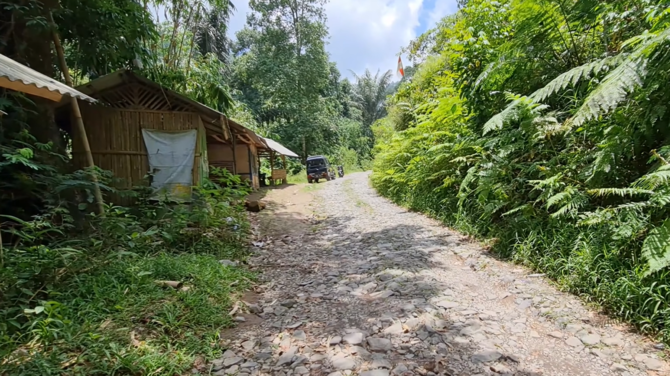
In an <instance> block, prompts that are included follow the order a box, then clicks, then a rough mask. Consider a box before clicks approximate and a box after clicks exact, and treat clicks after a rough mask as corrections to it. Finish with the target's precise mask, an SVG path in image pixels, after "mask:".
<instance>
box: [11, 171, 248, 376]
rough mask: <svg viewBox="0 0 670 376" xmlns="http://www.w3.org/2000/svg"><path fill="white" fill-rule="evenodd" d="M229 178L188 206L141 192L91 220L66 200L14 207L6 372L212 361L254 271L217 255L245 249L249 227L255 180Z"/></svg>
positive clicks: (125, 369) (162, 371)
mask: <svg viewBox="0 0 670 376" xmlns="http://www.w3.org/2000/svg"><path fill="white" fill-rule="evenodd" d="M223 178H224V179H227V181H226V183H227V184H226V188H222V187H221V186H219V185H217V184H214V183H211V182H210V183H208V184H205V185H204V186H203V187H200V188H197V200H194V202H192V203H191V204H190V205H189V206H186V205H174V204H172V203H156V202H154V201H147V200H145V198H140V199H139V200H138V204H137V206H134V207H132V208H125V207H117V206H109V207H107V210H106V212H105V215H104V216H95V215H87V216H86V217H85V222H83V223H84V224H85V225H86V227H85V229H77V228H76V227H75V226H74V225H72V223H74V220H73V218H72V217H71V216H70V214H69V211H67V210H64V209H62V208H61V207H59V206H58V207H55V209H54V211H53V212H45V213H44V214H43V215H40V216H35V217H34V218H33V219H32V220H30V221H24V220H20V219H18V218H13V220H14V221H15V223H16V224H15V227H14V229H13V230H12V231H6V233H5V234H3V236H7V235H9V236H11V237H12V239H13V241H12V244H13V248H12V249H11V250H10V251H9V252H6V250H5V252H4V254H3V256H4V257H3V258H0V263H1V265H0V266H1V267H0V291H1V292H2V293H1V294H0V375H26V376H27V375H110V374H114V375H165V376H173V375H184V374H187V373H190V371H191V369H193V368H196V369H197V370H199V371H201V372H203V373H205V372H206V371H207V370H206V369H205V364H206V361H207V360H211V359H214V358H216V357H219V356H220V355H221V353H222V351H223V350H224V349H223V348H222V346H221V343H219V332H220V331H221V330H222V329H224V328H228V327H231V326H232V325H233V323H234V322H233V320H232V318H231V317H230V312H231V308H232V307H233V305H234V303H235V301H236V299H237V297H238V295H240V294H241V293H242V292H243V291H244V290H246V289H247V288H248V287H249V286H250V284H251V283H252V280H253V275H251V274H250V273H248V272H246V271H244V269H243V268H241V267H237V266H230V265H228V264H229V262H227V263H221V262H220V260H222V259H226V260H229V261H232V260H240V261H241V260H243V259H244V258H245V257H246V255H247V253H248V248H247V245H246V243H247V240H246V238H247V234H248V227H249V224H248V221H247V217H246V213H245V211H244V208H243V207H242V206H241V202H243V200H242V198H243V197H244V196H245V195H246V194H247V193H248V191H247V190H246V189H244V188H232V187H235V186H241V187H244V186H243V185H240V184H241V182H240V181H239V178H238V177H232V176H230V175H229V174H228V175H226V173H224V176H223ZM5 239H7V238H6V237H5ZM164 281H173V282H177V283H178V284H179V286H174V287H170V286H168V285H166V284H165V283H164Z"/></svg>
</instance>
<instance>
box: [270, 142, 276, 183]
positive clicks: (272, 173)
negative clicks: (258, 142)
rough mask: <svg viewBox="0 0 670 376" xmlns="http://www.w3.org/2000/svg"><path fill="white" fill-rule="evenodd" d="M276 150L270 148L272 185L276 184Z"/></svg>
mask: <svg viewBox="0 0 670 376" xmlns="http://www.w3.org/2000/svg"><path fill="white" fill-rule="evenodd" d="M274 174H275V152H274V151H272V150H270V185H275V177H274Z"/></svg>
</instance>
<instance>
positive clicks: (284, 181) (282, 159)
mask: <svg viewBox="0 0 670 376" xmlns="http://www.w3.org/2000/svg"><path fill="white" fill-rule="evenodd" d="M281 162H282V165H283V167H284V171H285V172H286V178H284V179H282V184H288V168H286V156H285V155H282V156H281Z"/></svg>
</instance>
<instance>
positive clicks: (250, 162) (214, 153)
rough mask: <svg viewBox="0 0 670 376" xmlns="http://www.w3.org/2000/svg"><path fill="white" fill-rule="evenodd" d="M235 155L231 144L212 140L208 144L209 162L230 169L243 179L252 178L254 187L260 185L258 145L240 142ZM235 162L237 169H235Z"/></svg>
mask: <svg viewBox="0 0 670 376" xmlns="http://www.w3.org/2000/svg"><path fill="white" fill-rule="evenodd" d="M235 146H236V147H235V157H234V158H233V147H232V145H230V144H223V143H221V142H218V141H215V140H210V142H208V144H207V155H208V157H209V163H210V165H212V166H215V167H222V168H226V169H228V171H230V172H235V173H236V174H237V175H240V176H241V177H242V180H251V183H252V186H253V187H254V188H258V187H259V183H260V181H259V179H258V171H257V170H258V168H257V163H258V159H257V156H256V154H255V153H256V146H254V145H247V144H244V143H238V144H237V145H235ZM233 164H235V171H233V169H232V168H233Z"/></svg>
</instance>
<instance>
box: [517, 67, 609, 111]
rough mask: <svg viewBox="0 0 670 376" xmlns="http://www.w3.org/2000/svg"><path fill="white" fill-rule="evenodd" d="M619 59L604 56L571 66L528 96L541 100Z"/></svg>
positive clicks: (587, 77) (589, 76)
mask: <svg viewBox="0 0 670 376" xmlns="http://www.w3.org/2000/svg"><path fill="white" fill-rule="evenodd" d="M620 60H621V58H620V57H619V56H615V57H606V58H604V59H600V60H596V61H593V62H590V63H587V64H584V65H581V66H579V67H576V68H573V69H571V70H569V71H567V72H565V73H563V74H561V75H559V76H558V77H556V78H554V79H553V80H552V81H551V82H549V83H548V84H547V85H546V86H545V87H543V88H542V89H540V90H537V91H536V92H534V93H533V94H531V95H530V98H532V99H533V100H534V101H537V102H541V101H543V100H545V99H547V98H549V97H550V96H551V95H554V94H556V93H558V92H560V91H562V90H565V88H567V87H568V86H570V85H571V86H575V85H577V83H579V81H581V80H585V79H589V78H591V77H592V76H593V75H595V74H598V73H600V72H602V71H604V70H606V69H609V68H610V67H612V66H616V65H617V63H618V62H619V61H620Z"/></svg>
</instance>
